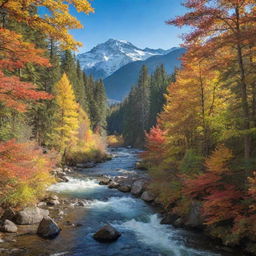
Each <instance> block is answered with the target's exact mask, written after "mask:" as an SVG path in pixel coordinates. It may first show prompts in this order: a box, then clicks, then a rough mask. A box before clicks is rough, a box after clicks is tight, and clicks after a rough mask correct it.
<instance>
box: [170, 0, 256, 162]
mask: <svg viewBox="0 0 256 256" xmlns="http://www.w3.org/2000/svg"><path fill="white" fill-rule="evenodd" d="M184 5H185V7H187V8H189V9H190V10H191V11H190V12H188V13H186V14H185V15H183V16H181V17H177V18H176V19H173V20H170V21H168V24H172V25H176V26H184V25H188V26H191V27H192V28H193V29H194V30H193V32H191V33H189V34H188V35H187V36H186V37H185V40H186V42H185V43H186V45H187V46H188V47H190V48H193V54H194V55H197V56H198V57H199V59H201V58H204V57H205V56H207V58H212V59H214V60H215V63H214V65H213V67H214V68H216V66H219V67H221V69H222V70H223V68H228V67H229V66H232V67H233V68H232V72H231V74H230V75H232V76H233V77H234V74H235V76H236V77H237V78H238V79H236V81H235V83H236V86H237V87H238V88H239V91H237V94H238V97H239V98H240V107H241V109H242V121H241V129H243V137H244V157H245V158H246V159H248V158H249V157H250V154H251V139H252V138H251V133H252V131H253V130H251V128H253V127H252V126H251V125H252V123H253V122H252V119H251V118H252V115H251V110H252V109H253V108H251V107H250V95H249V94H250V92H249V86H250V82H249V79H248V78H249V74H250V70H251V68H250V66H249V65H250V64H251V63H250V61H248V50H249V51H250V54H249V57H251V56H255V48H252V47H250V46H251V45H255V26H253V24H255V20H254V14H255V6H256V4H255V1H254V0H242V1H236V0H234V1H230V0H224V1H212V0H207V1H203V0H192V1H191V0H188V1H186V2H185V3H184ZM199 42H200V43H199ZM248 46H249V49H248ZM220 52H222V53H223V52H225V53H226V54H225V55H224V56H222V55H220V54H219V53H220ZM217 63H218V64H217ZM247 63H248V64H247ZM251 84H252V87H253V88H254V86H255V79H254V80H253V81H251ZM254 107H255V106H254Z"/></svg>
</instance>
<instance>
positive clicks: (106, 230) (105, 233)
mask: <svg viewBox="0 0 256 256" xmlns="http://www.w3.org/2000/svg"><path fill="white" fill-rule="evenodd" d="M120 236H121V234H120V233H119V232H118V231H117V230H116V229H115V228H113V227H112V226H110V225H105V226H104V227H102V228H101V229H100V230H98V231H97V232H96V233H95V234H94V235H93V238H94V239H95V240H97V241H99V242H102V243H110V242H114V241H116V240H117V239H118V238H119V237H120Z"/></svg>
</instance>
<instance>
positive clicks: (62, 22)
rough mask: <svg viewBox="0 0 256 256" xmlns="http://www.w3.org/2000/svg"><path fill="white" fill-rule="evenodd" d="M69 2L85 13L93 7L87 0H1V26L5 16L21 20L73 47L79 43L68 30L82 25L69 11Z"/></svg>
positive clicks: (68, 46) (63, 44) (64, 44)
mask: <svg viewBox="0 0 256 256" xmlns="http://www.w3.org/2000/svg"><path fill="white" fill-rule="evenodd" d="M71 4H72V5H73V6H74V7H75V8H76V10H77V11H78V12H84V13H86V14H89V13H91V12H93V8H92V7H91V4H90V2H89V1H87V0H71V1H68V2H66V1H58V2H56V1H55V0H48V1H37V0H32V1H23V0H1V1H0V13H1V16H2V19H1V20H2V27H4V26H5V22H6V19H7V18H9V19H13V20H16V21H18V22H23V23H25V24H28V25H29V26H30V27H31V28H33V29H36V30H38V31H40V32H41V33H43V34H45V35H46V36H47V37H49V38H52V39H55V40H58V41H59V42H60V43H61V45H62V46H63V47H64V48H71V49H75V48H76V47H77V46H80V45H81V44H80V43H78V42H76V41H75V40H74V39H73V37H72V36H71V35H70V34H69V30H70V29H76V28H82V25H81V24H80V22H79V21H78V20H77V19H76V18H75V17H74V16H72V15H71V13H70V12H69V5H71ZM33 8H37V9H40V8H43V9H45V10H46V12H45V13H44V14H40V15H39V14H38V13H37V12H31V10H32V9H33ZM48 13H49V14H48Z"/></svg>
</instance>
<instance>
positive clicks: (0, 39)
mask: <svg viewBox="0 0 256 256" xmlns="http://www.w3.org/2000/svg"><path fill="white" fill-rule="evenodd" d="M0 45H1V47H0V69H2V70H9V71H14V70H15V69H17V68H22V67H24V66H25V64H27V63H34V64H38V65H42V66H50V63H49V60H48V59H47V58H45V57H43V54H44V53H45V51H44V50H42V49H36V48H35V46H34V44H31V43H28V42H24V41H23V39H22V36H21V35H19V34H17V33H15V32H13V31H10V30H8V29H4V28H0Z"/></svg>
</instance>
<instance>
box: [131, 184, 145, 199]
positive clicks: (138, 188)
mask: <svg viewBox="0 0 256 256" xmlns="http://www.w3.org/2000/svg"><path fill="white" fill-rule="evenodd" d="M144 187H145V181H144V180H136V181H135V182H134V183H133V184H132V189H131V193H132V194H133V195H136V196H139V195H140V194H141V193H142V192H143V190H144Z"/></svg>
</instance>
